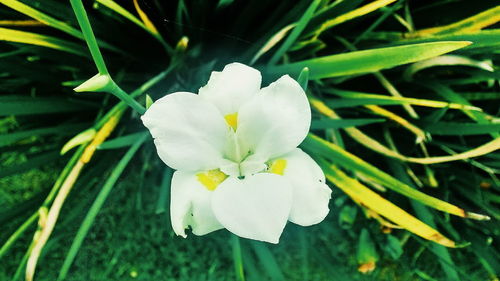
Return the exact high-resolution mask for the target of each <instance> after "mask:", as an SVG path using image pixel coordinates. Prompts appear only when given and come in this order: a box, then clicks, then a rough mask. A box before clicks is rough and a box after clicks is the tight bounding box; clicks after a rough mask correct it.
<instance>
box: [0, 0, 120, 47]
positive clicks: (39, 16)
mask: <svg viewBox="0 0 500 281" xmlns="http://www.w3.org/2000/svg"><path fill="white" fill-rule="evenodd" d="M0 3H2V4H4V5H6V6H7V7H9V8H11V9H14V10H16V11H18V12H20V13H23V14H25V15H27V16H29V17H31V18H34V19H36V20H37V21H38V22H39V23H42V24H46V25H48V26H51V27H53V28H55V29H58V30H60V31H62V32H65V33H67V34H69V35H71V36H73V37H76V38H79V39H83V34H82V33H81V32H80V31H79V30H78V29H76V28H74V27H72V26H71V25H69V24H67V23H65V22H63V21H60V20H57V19H55V18H53V17H51V16H49V15H47V14H45V13H43V12H41V11H39V10H37V9H34V8H32V7H30V6H28V5H26V4H24V3H22V2H20V1H17V0H0ZM99 44H100V45H101V46H102V47H103V48H106V49H109V50H112V51H114V52H118V53H123V52H122V51H121V50H119V49H117V48H115V47H113V46H111V45H110V44H107V43H106V42H102V41H99Z"/></svg>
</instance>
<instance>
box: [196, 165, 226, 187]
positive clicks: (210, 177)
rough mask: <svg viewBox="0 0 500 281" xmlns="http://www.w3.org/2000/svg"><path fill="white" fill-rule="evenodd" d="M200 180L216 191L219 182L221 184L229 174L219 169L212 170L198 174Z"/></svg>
mask: <svg viewBox="0 0 500 281" xmlns="http://www.w3.org/2000/svg"><path fill="white" fill-rule="evenodd" d="M196 177H197V178H198V181H199V182H201V184H203V185H204V186H205V188H206V189H208V190H210V191H214V190H215V189H216V188H217V186H219V184H221V183H222V182H223V181H224V180H225V179H226V178H227V175H226V174H224V173H223V172H221V171H220V170H219V169H217V170H210V171H207V172H203V173H198V174H196Z"/></svg>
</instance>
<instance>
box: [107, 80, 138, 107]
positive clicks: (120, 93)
mask: <svg viewBox="0 0 500 281" xmlns="http://www.w3.org/2000/svg"><path fill="white" fill-rule="evenodd" d="M103 90H104V91H106V92H108V93H111V94H113V95H114V96H116V97H117V98H119V99H120V100H121V101H123V102H124V103H125V104H127V105H129V106H130V107H132V108H133V109H134V110H135V111H137V113H139V114H140V115H143V114H144V113H145V112H146V108H145V107H144V106H142V105H141V104H140V103H138V102H137V101H136V100H135V99H134V98H133V97H132V96H130V95H129V94H127V93H126V92H125V91H124V90H122V88H120V86H118V85H117V84H116V83H115V81H113V80H111V79H110V83H109V85H107V86H106V87H105V88H104V89H103Z"/></svg>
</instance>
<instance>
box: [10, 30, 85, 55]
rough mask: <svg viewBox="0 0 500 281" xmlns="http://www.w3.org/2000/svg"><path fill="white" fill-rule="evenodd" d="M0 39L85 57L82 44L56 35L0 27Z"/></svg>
mask: <svg viewBox="0 0 500 281" xmlns="http://www.w3.org/2000/svg"><path fill="white" fill-rule="evenodd" d="M0 40H1V41H9V42H16V43H23V44H30V45H36V46H42V47H47V48H51V49H55V50H59V51H63V52H68V53H71V54H75V55H79V56H83V57H86V56H88V54H87V52H86V51H85V49H83V48H82V46H80V45H78V44H75V43H73V42H69V41H66V40H62V39H59V38H56V37H52V36H47V35H41V34H37V33H32V32H26V31H20V30H15V29H9V28H3V27H0Z"/></svg>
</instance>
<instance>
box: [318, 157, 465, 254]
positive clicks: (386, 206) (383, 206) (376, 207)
mask: <svg viewBox="0 0 500 281" xmlns="http://www.w3.org/2000/svg"><path fill="white" fill-rule="evenodd" d="M320 165H321V166H322V167H323V170H324V171H325V175H326V178H327V179H328V180H329V181H330V182H331V183H333V184H335V186H337V187H339V188H340V189H341V190H342V191H344V192H345V193H346V194H347V195H349V196H350V197H352V198H355V199H356V200H358V201H360V202H361V203H362V204H363V205H364V206H366V207H367V208H369V209H371V210H372V211H374V212H376V213H378V214H380V215H382V216H384V217H386V218H387V219H389V220H391V221H392V222H394V223H396V224H398V225H399V226H401V227H403V228H405V229H406V230H408V231H410V232H412V233H414V234H416V235H418V236H420V237H422V238H425V239H427V240H430V241H433V242H436V243H438V244H441V245H443V246H446V247H455V242H453V241H452V240H450V239H448V238H446V237H445V236H444V235H442V234H441V233H439V232H438V231H437V230H435V229H433V228H432V227H430V226H428V225H427V224H425V223H423V222H422V221H420V220H418V219H417V218H415V217H414V216H412V215H410V214H409V213H407V212H405V211H404V210H403V209H401V208H399V207H398V206H396V205H394V204H393V203H391V202H390V201H387V200H386V199H384V198H383V197H381V196H380V195H378V194H377V193H375V192H373V191H372V190H370V189H369V188H367V187H366V186H364V185H362V184H361V183H360V182H358V181H357V180H355V179H353V178H350V177H349V176H347V175H346V174H345V173H344V172H342V171H341V170H340V169H338V168H337V167H336V166H334V165H329V164H328V163H326V162H325V161H324V160H323V161H321V162H320Z"/></svg>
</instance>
